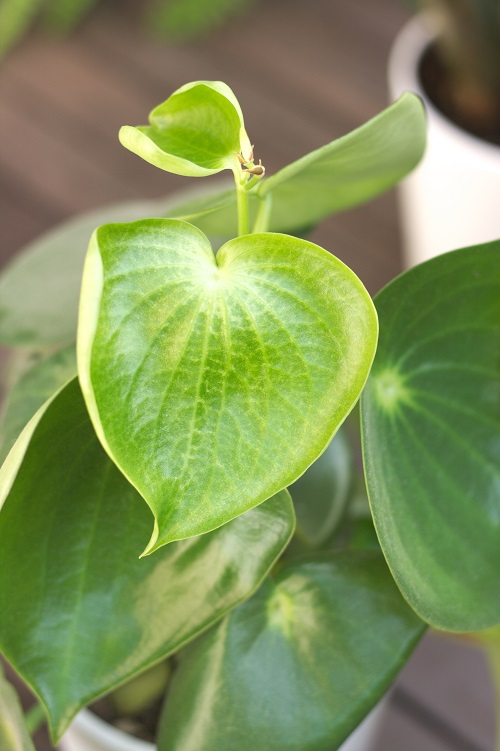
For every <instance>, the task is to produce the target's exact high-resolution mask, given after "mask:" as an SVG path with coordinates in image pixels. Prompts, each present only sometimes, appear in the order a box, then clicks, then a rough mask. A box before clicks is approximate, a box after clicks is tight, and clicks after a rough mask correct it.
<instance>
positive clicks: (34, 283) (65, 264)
mask: <svg viewBox="0 0 500 751" xmlns="http://www.w3.org/2000/svg"><path fill="white" fill-rule="evenodd" d="M166 208H167V203H166V202H165V201H156V202H153V201H140V202H139V201H128V202H124V203H121V204H117V205H115V206H107V207H105V208H102V209H99V210H98V211H92V212H89V213H87V214H82V215H81V216H78V217H77V218H75V219H70V220H69V221H67V222H64V223H63V224H61V225H60V226H59V227H57V228H56V229H54V230H51V231H50V232H47V233H46V234H45V235H42V236H41V237H40V238H38V239H37V240H35V241H34V242H33V243H30V244H29V245H28V246H26V248H25V249H24V251H23V252H22V254H21V255H19V256H18V257H17V258H15V259H14V261H13V262H12V263H11V264H10V265H9V266H8V267H7V268H6V269H5V271H4V272H3V273H2V275H1V276H0V342H2V344H8V345H11V346H19V345H21V346H30V347H46V346H50V345H53V344H65V343H69V342H74V340H75V336H76V322H77V316H78V297H79V292H80V284H81V279H82V269H83V262H84V260H85V253H86V251H87V248H88V244H89V239H90V236H91V235H92V232H93V231H94V230H95V228H96V227H98V226H99V225H100V224H103V223H104V222H128V221H133V220H134V219H141V218H144V217H147V216H163V214H164V212H165V211H166Z"/></svg>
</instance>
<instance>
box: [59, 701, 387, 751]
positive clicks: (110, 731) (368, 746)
mask: <svg viewBox="0 0 500 751" xmlns="http://www.w3.org/2000/svg"><path fill="white" fill-rule="evenodd" d="M384 709H385V701H384V700H382V702H381V703H380V704H378V705H377V706H376V707H375V709H374V710H373V711H372V712H370V714H369V715H368V716H367V717H365V719H364V720H363V722H362V723H361V725H359V726H358V727H357V728H356V730H355V731H354V733H352V735H350V736H349V738H348V739H347V740H346V741H345V743H343V744H342V746H341V747H340V748H339V750H338V751H374V748H375V747H374V745H373V741H374V738H375V736H376V733H377V730H378V726H379V723H380V719H381V716H382V714H383V711H384ZM58 748H59V749H60V751H156V746H154V745H153V744H152V743H147V742H146V741H141V740H139V739H138V738H134V737H133V736H131V735H128V734H127V733H124V732H123V731H121V730H118V729H117V728H114V727H113V726H112V725H109V724H108V723H107V722H104V720H101V719H100V718H99V717H97V715H95V714H94V713H93V712H90V711H89V710H88V709H84V710H83V711H82V712H80V713H79V714H78V715H77V716H76V717H75V719H74V720H73V722H72V723H71V725H70V727H69V728H68V730H67V731H66V732H65V734H64V735H63V737H62V738H61V740H60V742H59V745H58Z"/></svg>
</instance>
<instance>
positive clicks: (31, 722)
mask: <svg viewBox="0 0 500 751" xmlns="http://www.w3.org/2000/svg"><path fill="white" fill-rule="evenodd" d="M24 722H25V724H26V727H27V728H28V732H29V734H30V735H33V734H34V733H36V731H37V730H38V728H39V727H41V726H42V725H43V723H44V722H45V712H44V711H43V709H42V705H41V704H38V702H37V703H36V704H33V706H32V707H30V709H28V711H27V712H26V714H25V716H24Z"/></svg>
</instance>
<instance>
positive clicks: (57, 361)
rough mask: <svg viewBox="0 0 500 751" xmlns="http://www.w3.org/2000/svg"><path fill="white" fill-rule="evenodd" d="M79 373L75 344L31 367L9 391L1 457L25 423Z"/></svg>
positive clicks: (0, 439) (2, 425)
mask: <svg viewBox="0 0 500 751" xmlns="http://www.w3.org/2000/svg"><path fill="white" fill-rule="evenodd" d="M75 375H76V351H75V347H74V346H71V347H67V348H65V349H63V350H60V351H59V352H55V353H54V354H53V355H50V356H49V357H44V358H43V359H42V360H40V361H39V362H37V363H36V364H34V365H33V366H32V367H31V368H29V369H28V370H27V371H26V372H25V373H24V374H23V375H22V376H21V378H20V379H19V380H18V382H17V383H16V384H15V386H14V387H13V388H12V389H11V391H10V392H9V393H8V394H7V397H6V400H5V404H4V408H3V411H2V418H1V421H0V461H3V460H4V459H5V457H6V456H7V454H8V453H9V451H10V449H11V448H12V446H13V445H14V443H15V442H16V440H17V438H18V437H19V435H20V434H21V431H22V429H23V428H24V426H25V425H26V423H27V422H28V421H29V420H31V418H32V417H33V415H34V414H35V412H36V411H37V409H39V408H40V407H41V406H42V405H43V404H44V403H45V402H46V401H47V399H49V397H51V396H52V395H53V394H54V393H55V392H56V391H57V390H58V389H59V388H60V387H61V386H63V385H64V384H65V383H66V382H67V381H69V380H70V379H71V378H73V377H74V376H75Z"/></svg>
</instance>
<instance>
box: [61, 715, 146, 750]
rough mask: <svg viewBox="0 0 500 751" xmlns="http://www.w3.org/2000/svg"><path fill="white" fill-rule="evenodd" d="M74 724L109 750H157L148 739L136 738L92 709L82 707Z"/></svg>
mask: <svg viewBox="0 0 500 751" xmlns="http://www.w3.org/2000/svg"><path fill="white" fill-rule="evenodd" d="M73 724H74V725H75V727H77V728H78V729H79V730H81V731H82V733H85V736H86V737H87V738H88V739H89V740H90V741H95V742H96V743H97V742H98V743H100V744H102V745H104V746H106V748H109V751H156V746H155V745H153V744H152V743H149V742H148V741H143V740H141V739H140V738H135V737H134V736H133V735H129V733H125V732H124V731H123V730H120V729H119V728H116V727H115V726H114V725H110V724H109V722H106V721H105V720H103V719H102V718H101V717H99V716H98V715H96V714H95V713H94V712H92V711H91V710H90V709H82V710H81V711H80V712H78V714H77V715H76V717H75V719H74V720H73Z"/></svg>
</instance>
